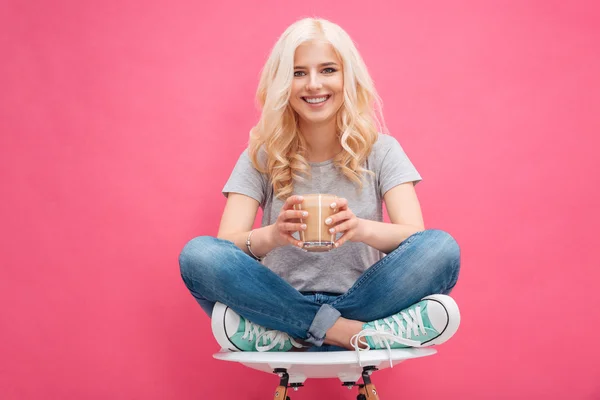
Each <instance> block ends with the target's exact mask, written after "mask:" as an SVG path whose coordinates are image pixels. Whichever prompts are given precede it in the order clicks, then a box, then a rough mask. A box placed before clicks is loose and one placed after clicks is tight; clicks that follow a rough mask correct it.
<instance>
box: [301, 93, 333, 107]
mask: <svg viewBox="0 0 600 400" xmlns="http://www.w3.org/2000/svg"><path fill="white" fill-rule="evenodd" d="M330 97H331V95H330V94H326V95H323V96H310V97H309V96H306V97H302V100H304V102H306V103H308V105H309V106H311V107H320V106H322V105H323V104H325V102H327V100H329V98H330Z"/></svg>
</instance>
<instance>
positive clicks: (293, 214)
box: [271, 196, 308, 248]
mask: <svg viewBox="0 0 600 400" xmlns="http://www.w3.org/2000/svg"><path fill="white" fill-rule="evenodd" d="M303 201H304V199H303V198H302V196H290V197H288V198H287V199H286V201H285V203H284V204H283V207H281V211H280V213H279V216H278V217H277V221H275V223H274V224H273V225H271V227H272V228H273V229H272V232H273V240H274V241H275V243H276V244H277V247H280V246H286V245H288V244H291V245H292V246H298V247H300V248H302V246H303V243H302V242H301V241H298V240H296V239H295V238H294V237H293V236H292V233H293V232H299V231H301V230H305V229H306V225H305V224H302V223H301V222H300V218H306V217H307V216H308V212H306V210H294V205H296V204H302V202H303Z"/></svg>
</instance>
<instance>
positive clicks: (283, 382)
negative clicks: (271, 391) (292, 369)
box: [273, 368, 290, 400]
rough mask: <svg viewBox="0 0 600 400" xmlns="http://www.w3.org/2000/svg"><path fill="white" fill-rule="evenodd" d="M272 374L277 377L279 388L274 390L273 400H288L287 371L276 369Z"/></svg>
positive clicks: (288, 377)
mask: <svg viewBox="0 0 600 400" xmlns="http://www.w3.org/2000/svg"><path fill="white" fill-rule="evenodd" d="M273 372H275V373H276V374H277V375H279V386H277V389H275V397H274V398H273V400H290V398H289V397H288V395H287V390H288V381H289V379H290V376H289V375H288V373H287V370H286V369H285V368H276V369H275V371H273Z"/></svg>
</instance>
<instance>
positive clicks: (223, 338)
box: [210, 303, 241, 351]
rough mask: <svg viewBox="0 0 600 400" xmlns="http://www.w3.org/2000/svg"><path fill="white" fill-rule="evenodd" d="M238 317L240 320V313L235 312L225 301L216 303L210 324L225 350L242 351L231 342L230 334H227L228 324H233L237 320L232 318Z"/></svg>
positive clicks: (218, 341) (216, 338)
mask: <svg viewBox="0 0 600 400" xmlns="http://www.w3.org/2000/svg"><path fill="white" fill-rule="evenodd" d="M236 317H237V318H238V321H239V315H237V314H236V313H234V312H233V310H231V309H230V308H229V307H227V306H226V305H225V304H223V303H215V307H214V308H213V312H212V317H211V321H210V325H211V329H212V333H213V336H214V337H215V340H216V341H217V343H219V345H220V346H221V347H222V348H223V349H225V350H229V351H241V350H240V349H238V348H237V347H236V346H235V345H234V344H233V343H231V341H230V340H229V336H227V330H228V326H231V325H233V324H234V323H235V321H232V319H235V318H236ZM236 326H237V325H236ZM233 333H235V332H233Z"/></svg>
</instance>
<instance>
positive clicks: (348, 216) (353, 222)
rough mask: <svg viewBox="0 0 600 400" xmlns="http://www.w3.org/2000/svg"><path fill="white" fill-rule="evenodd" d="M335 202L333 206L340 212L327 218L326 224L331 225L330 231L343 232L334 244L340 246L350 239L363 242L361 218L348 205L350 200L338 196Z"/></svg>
mask: <svg viewBox="0 0 600 400" xmlns="http://www.w3.org/2000/svg"><path fill="white" fill-rule="evenodd" d="M335 204H336V205H335V207H332V208H337V209H338V212H337V213H335V214H333V215H332V216H331V217H329V218H327V219H326V220H325V224H326V225H327V226H330V227H331V228H330V229H329V232H331V233H332V234H334V235H336V234H337V233H339V232H342V233H343V235H342V236H341V237H340V238H339V239H338V240H337V241H336V242H335V244H334V246H335V247H340V246H341V245H342V244H344V243H345V242H346V241H348V240H349V241H351V242H362V240H361V237H362V233H363V232H362V225H361V219H360V218H358V217H357V216H356V215H354V213H353V212H352V210H351V209H350V207H348V200H346V199H344V198H342V197H338V198H337V200H336V202H335ZM328 222H329V223H328Z"/></svg>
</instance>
